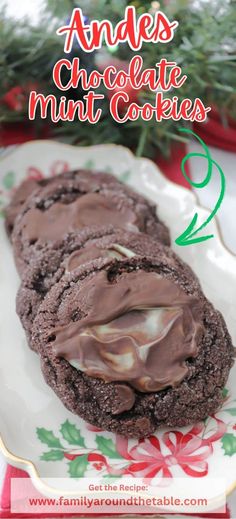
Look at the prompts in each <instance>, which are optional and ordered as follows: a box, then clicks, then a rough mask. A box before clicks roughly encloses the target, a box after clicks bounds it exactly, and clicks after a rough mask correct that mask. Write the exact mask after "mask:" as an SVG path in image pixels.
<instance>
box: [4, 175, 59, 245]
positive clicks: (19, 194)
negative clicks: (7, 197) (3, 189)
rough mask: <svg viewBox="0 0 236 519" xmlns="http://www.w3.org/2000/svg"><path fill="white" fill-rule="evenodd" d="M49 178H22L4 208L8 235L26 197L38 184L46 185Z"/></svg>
mask: <svg viewBox="0 0 236 519" xmlns="http://www.w3.org/2000/svg"><path fill="white" fill-rule="evenodd" d="M49 180H50V179H43V180H35V179H33V178H29V179H26V180H24V181H23V182H22V183H21V184H20V185H19V187H17V188H16V190H15V192H14V195H13V197H12V199H11V201H10V203H9V204H8V206H7V207H6V208H5V210H4V215H5V227H6V231H7V234H8V236H9V237H10V236H11V233H12V231H13V227H14V223H15V219H16V218H17V216H18V214H19V213H20V211H21V209H22V207H23V205H24V203H25V201H26V200H27V198H29V196H30V195H32V193H33V192H34V191H35V190H36V189H38V188H39V187H40V186H44V185H46V184H47V183H48V182H49Z"/></svg>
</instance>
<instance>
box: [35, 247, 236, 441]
mask: <svg viewBox="0 0 236 519" xmlns="http://www.w3.org/2000/svg"><path fill="white" fill-rule="evenodd" d="M180 264H181V262H180V260H179V265H180ZM32 341H34V342H35V344H37V349H38V351H39V353H40V356H41V360H42V369H43V373H44V376H45V379H46V381H47V382H48V384H49V385H50V386H51V387H52V388H53V389H54V390H55V392H56V393H57V394H58V396H59V397H60V398H61V400H62V401H63V402H64V404H65V405H66V407H67V408H68V409H69V410H71V411H72V412H74V413H76V414H78V415H80V416H81V417H83V418H84V419H85V420H87V421H89V422H91V423H92V424H94V425H96V426H98V427H101V428H104V429H108V430H111V431H114V432H117V433H120V434H123V435H125V436H131V437H132V436H133V437H144V436H148V435H149V434H151V433H152V432H153V431H154V430H155V429H156V428H158V427H160V426H163V425H165V426H173V427H174V426H176V427H179V426H182V425H187V424H189V423H193V422H195V421H198V420H202V419H203V418H205V417H206V416H207V415H208V414H211V413H213V412H215V411H216V410H217V408H218V407H219V405H220V404H221V402H222V389H223V387H224V384H225V382H226V379H227V376H228V373H229V370H230V367H231V366H232V362H233V360H232V359H233V354H234V351H233V347H232V343H231V339H230V336H229V334H228V332H227V329H226V326H225V323H224V320H223V318H222V316H221V315H220V314H219V312H217V311H215V310H214V308H213V307H212V305H211V304H210V303H209V302H208V301H207V300H206V298H205V297H204V295H203V294H202V292H201V289H200V286H199V284H198V283H197V282H196V278H195V276H194V275H193V274H192V273H191V270H190V269H185V265H184V264H183V266H182V268H181V267H180V266H177V265H176V264H175V263H172V264H171V262H168V261H163V260H159V261H158V260H155V259H154V258H147V257H142V256H133V257H131V258H123V259H117V258H111V257H109V258H99V259H95V260H94V261H91V262H89V263H87V264H85V265H83V266H81V267H79V268H78V269H76V270H74V271H72V272H71V273H68V274H66V275H65V276H63V277H62V279H61V280H60V281H59V282H58V283H57V285H56V286H54V287H53V288H52V289H51V290H50V292H49V293H48V294H47V296H46V297H45V299H44V301H43V303H42V304H41V306H40V308H39V310H38V314H37V316H36V318H35V321H34V325H33V333H32Z"/></svg>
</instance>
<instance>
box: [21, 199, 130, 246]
mask: <svg viewBox="0 0 236 519" xmlns="http://www.w3.org/2000/svg"><path fill="white" fill-rule="evenodd" d="M136 223H137V217H136V215H135V213H134V212H133V211H132V210H131V209H129V208H127V207H126V208H124V207H123V208H122V209H121V210H119V209H118V208H116V207H114V203H113V202H112V200H110V199H109V198H108V197H105V196H103V195H101V194H100V193H87V194H85V195H82V196H80V197H78V198H77V199H76V200H74V202H71V203H69V204H66V203H62V202H56V203H54V204H52V205H51V206H50V207H49V208H48V209H45V210H44V211H42V210H40V209H37V208H34V209H31V210H30V211H28V212H27V213H26V215H25V216H24V234H25V236H27V238H28V240H29V241H32V242H33V241H35V240H37V239H39V238H42V239H43V240H57V239H60V238H61V237H62V236H63V234H66V233H68V232H73V231H76V230H79V229H83V228H84V227H89V226H92V225H106V224H113V225H114V226H116V227H121V228H125V229H127V230H128V229H129V230H133V231H137V230H138V227H137V225H136Z"/></svg>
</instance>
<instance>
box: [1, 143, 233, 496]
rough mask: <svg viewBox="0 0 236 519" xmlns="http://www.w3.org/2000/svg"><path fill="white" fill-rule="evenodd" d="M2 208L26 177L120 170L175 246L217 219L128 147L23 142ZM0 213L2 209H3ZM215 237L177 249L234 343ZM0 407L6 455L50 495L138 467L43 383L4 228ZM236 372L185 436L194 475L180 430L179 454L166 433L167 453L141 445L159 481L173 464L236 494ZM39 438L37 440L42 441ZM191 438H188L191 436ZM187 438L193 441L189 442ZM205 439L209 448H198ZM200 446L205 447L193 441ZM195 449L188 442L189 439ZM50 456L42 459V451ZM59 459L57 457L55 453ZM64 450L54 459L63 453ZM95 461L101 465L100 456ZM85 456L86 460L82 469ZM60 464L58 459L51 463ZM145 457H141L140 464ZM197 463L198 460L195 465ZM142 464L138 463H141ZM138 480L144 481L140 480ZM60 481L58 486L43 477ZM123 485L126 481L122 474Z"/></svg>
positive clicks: (8, 157)
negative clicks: (193, 223)
mask: <svg viewBox="0 0 236 519" xmlns="http://www.w3.org/2000/svg"><path fill="white" fill-rule="evenodd" d="M0 164H1V168H0V204H1V205H4V204H5V203H6V201H7V200H8V199H9V197H10V194H11V189H12V188H14V186H15V185H17V184H18V183H19V182H20V181H21V180H22V179H23V178H25V177H26V176H40V175H41V174H43V175H44V176H48V175H54V174H57V173H60V172H62V171H64V170H67V169H71V168H77V167H83V166H86V167H90V168H91V169H93V168H95V169H100V170H106V171H109V172H113V173H114V174H115V175H116V176H118V177H119V178H120V179H121V180H123V181H124V182H127V183H128V184H129V185H131V186H132V187H134V188H135V189H136V190H137V191H140V192H141V193H143V194H144V195H146V196H147V197H149V198H150V199H152V200H153V201H154V202H157V203H158V206H159V214H160V216H161V217H162V218H163V220H164V221H165V222H166V223H167V225H168V226H169V227H170V228H171V235H172V241H173V243H174V239H175V238H176V237H177V236H178V235H179V234H180V233H181V232H183V230H184V229H185V228H186V226H187V224H188V223H189V222H190V219H191V218H192V216H193V213H194V212H195V211H198V213H199V221H200V222H202V221H203V220H204V219H205V218H206V216H207V215H208V214H209V213H208V211H207V210H205V209H203V208H202V207H200V206H198V205H197V201H196V197H195V195H193V194H192V193H191V192H189V191H188V190H186V189H184V188H181V187H179V186H176V185H175V184H173V183H171V182H169V181H167V180H166V179H165V178H164V176H163V175H162V174H161V172H160V171H159V170H158V168H157V167H156V166H155V164H154V163H152V162H151V161H149V160H147V159H136V158H135V157H134V156H133V155H132V153H131V152H130V151H129V150H127V149H126V148H123V147H120V146H114V145H104V146H103V145H102V146H92V147H88V148H87V147H84V148H80V147H72V146H68V145H64V144H59V143H55V142H51V141H38V142H37V141H36V142H32V143H27V144H24V145H22V146H20V147H18V148H16V149H14V150H13V151H12V150H11V152H9V153H6V152H5V153H4V154H3V155H2V158H1V160H0ZM1 205H0V209H1ZM208 231H209V232H210V233H214V234H215V237H214V238H213V239H211V240H209V241H206V242H203V243H200V244H197V245H196V244H195V245H190V246H187V247H174V248H175V249H176V251H177V252H178V254H179V255H180V256H181V257H182V258H183V259H184V260H185V261H186V262H187V263H189V264H190V265H191V267H192V268H193V270H194V271H195V272H196V274H197V275H198V276H199V278H200V281H201V284H202V287H203V290H204V292H205V294H206V296H207V297H209V299H210V300H211V301H212V302H213V303H214V304H215V306H216V307H217V308H218V309H219V310H220V311H221V312H222V313H223V315H224V317H225V319H226V322H227V325H228V328H229V331H230V333H231V334H232V337H233V341H234V344H235V343H236V320H235V309H236V290H235V287H236V257H234V256H233V255H232V254H230V253H229V252H228V251H227V250H226V248H225V247H224V245H223V244H222V241H221V239H220V235H219V231H218V228H217V225H216V223H215V222H213V223H211V225H210V226H209V229H208ZM0 236H1V256H0V286H1V290H0V341H1V364H0V403H1V435H2V440H1V448H2V451H3V453H4V454H5V456H6V459H7V461H8V462H9V463H11V464H12V465H14V466H16V467H19V468H22V469H24V470H26V471H27V472H28V473H29V474H30V476H31V477H32V480H33V483H34V485H35V486H36V487H37V488H38V490H40V491H41V492H43V493H45V494H50V495H53V494H56V493H57V492H58V491H59V492H60V494H61V495H65V494H66V490H65V488H63V487H61V481H62V480H61V479H60V478H63V477H64V478H65V477H69V475H70V471H71V472H73V470H72V469H71V464H72V462H73V461H74V460H75V459H76V460H77V461H78V463H77V462H76V463H74V465H73V468H74V469H75V475H76V474H77V472H76V470H78V474H82V475H84V476H92V477H93V476H96V475H99V477H101V476H106V475H107V474H109V472H110V471H112V470H119V471H120V473H121V474H122V471H124V470H125V469H127V467H128V466H129V464H130V460H129V459H128V451H129V450H130V447H131V445H132V446H133V445H135V444H136V443H137V442H136V441H135V440H132V441H130V442H129V444H128V445H126V444H125V442H124V441H123V443H122V440H121V439H120V438H118V437H116V436H115V435H113V434H112V433H108V432H104V431H94V430H91V428H89V427H88V425H87V424H86V423H85V422H84V421H83V420H81V419H80V418H78V417H76V416H74V415H73V414H71V413H70V412H68V411H67V410H66V409H65V408H64V407H63V405H62V404H61V402H60V401H59V400H58V399H57V397H56V396H55V395H54V393H53V392H52V391H51V389H49V387H47V385H46V384H45V382H44V380H43V377H42V375H41V371H40V367H39V359H38V358H37V356H36V355H35V354H34V353H33V352H31V351H30V350H29V348H28V347H27V345H26V339H25V336H24V332H23V330H22V328H21V325H20V323H19V320H18V318H17V316H16V314H15V295H16V290H17V287H18V284H19V279H18V276H17V274H16V270H15V267H14V263H13V258H12V251H11V246H10V244H9V242H8V240H7V237H6V234H5V231H4V222H3V219H2V220H1V222H0ZM235 373H236V366H235V368H234V369H233V370H232V372H231V376H230V381H229V383H228V386H227V387H228V393H227V397H226V401H225V404H224V406H223V408H222V410H221V411H220V412H219V413H218V414H217V415H216V416H214V417H212V418H209V419H208V420H207V421H206V422H205V423H204V424H200V425H199V427H194V428H193V427H187V428H184V429H181V430H180V432H181V435H182V438H183V436H185V435H186V433H191V442H190V443H189V445H188V447H189V449H188V450H189V456H190V457H191V460H190V461H189V465H188V471H187V472H186V467H185V465H186V462H185V464H184V463H183V462H182V456H183V447H182V446H181V441H180V440H179V437H180V435H179V434H177V432H178V431H174V432H173V435H172V439H173V438H174V442H175V448H174V450H173V449H172V451H170V448H169V447H168V445H167V444H166V442H165V438H166V436H165V437H164V432H165V431H163V430H162V431H159V432H158V433H157V434H156V436H157V438H158V439H159V442H160V448H159V449H157V451H156V453H153V449H152V455H150V452H151V451H150V452H149V447H150V445H149V440H147V441H146V442H145V445H143V448H144V450H145V451H146V454H147V455H148V456H149V460H148V462H147V471H148V470H149V468H151V467H152V464H153V463H155V459H156V456H157V457H158V459H160V456H161V458H162V466H161V467H160V469H159V471H158V473H157V477H160V476H161V475H162V470H163V468H164V467H165V466H167V465H168V467H169V470H170V472H171V475H172V476H173V477H183V476H184V477H188V478H193V477H194V476H195V477H196V475H197V477H198V478H205V479H206V478H209V477H216V478H217V477H221V476H222V474H223V475H224V476H225V477H226V478H227V490H228V492H230V491H231V490H232V489H233V488H234V487H235V486H236V474H235V472H236V465H235V461H236V387H235V384H233V379H234V377H235ZM37 431H38V433H37ZM185 438H186V437H185ZM188 438H190V436H189V435H188ZM199 438H201V441H202V444H201V446H200V447H199V441H198V440H199ZM194 439H196V440H197V441H194ZM189 441H190V440H189ZM45 451H46V452H49V454H47V455H46V457H48V458H49V460H48V461H46V459H45V456H44V457H43V458H44V459H43V458H42V455H43V453H44V452H45ZM52 451H53V453H52ZM55 451H56V453H57V454H56V453H55ZM94 454H96V455H97V456H96V459H95V457H94ZM80 455H83V458H81V460H82V459H83V461H85V463H84V466H83V467H82V465H81V463H80V462H79V457H80ZM53 457H54V458H56V459H51V460H50V458H53ZM141 459H142V454H141V453H140V460H141ZM193 459H194V462H193V461H192V460H193ZM136 461H137V460H136ZM137 476H139V474H138V473H137ZM54 477H57V478H58V480H57V483H56V486H54V487H48V486H47V485H46V483H45V478H54ZM121 477H122V475H121Z"/></svg>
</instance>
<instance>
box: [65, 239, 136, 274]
mask: <svg viewBox="0 0 236 519" xmlns="http://www.w3.org/2000/svg"><path fill="white" fill-rule="evenodd" d="M132 256H135V253H134V252H132V251H131V250H129V249H127V248H126V247H122V246H121V245H117V244H116V243H114V245H109V246H108V247H107V248H106V249H105V248H104V249H102V248H100V247H97V246H96V243H90V244H89V245H86V246H85V247H83V248H81V249H79V250H76V251H75V252H72V254H71V255H70V256H69V258H68V259H67V262H66V272H72V271H73V270H75V269H76V268H77V267H79V266H80V265H83V264H84V263H87V262H88V261H92V260H95V259H97V258H116V259H122V258H130V257H132Z"/></svg>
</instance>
